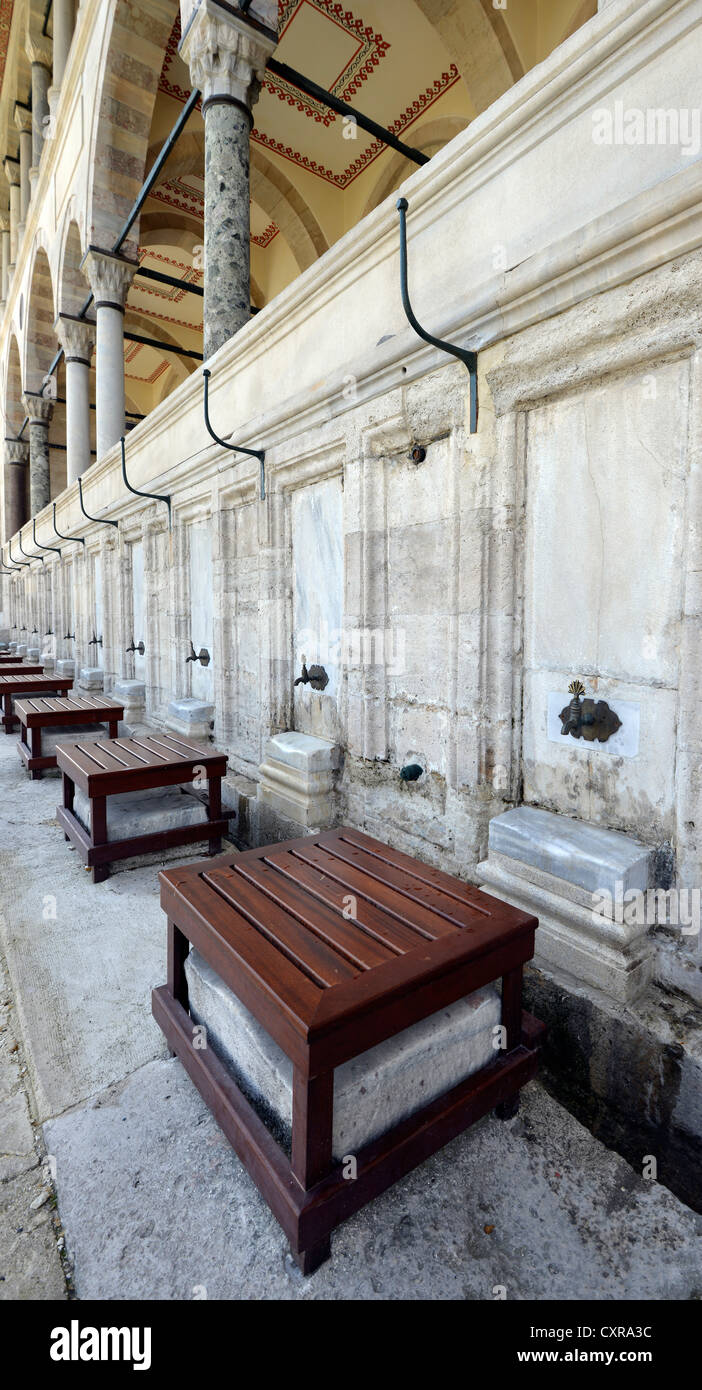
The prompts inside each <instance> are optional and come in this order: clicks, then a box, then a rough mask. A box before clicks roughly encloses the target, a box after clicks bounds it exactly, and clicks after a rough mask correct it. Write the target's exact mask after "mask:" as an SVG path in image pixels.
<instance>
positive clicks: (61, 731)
mask: <svg viewBox="0 0 702 1390" xmlns="http://www.w3.org/2000/svg"><path fill="white" fill-rule="evenodd" d="M107 737H108V731H107V729H106V727H105V725H104V724H99V725H97V724H59V725H57V726H56V727H55V728H53V729H42V731H41V751H42V753H55V752H56V749H57V748H58V747H59V745H60V744H63V743H95V742H96V741H97V740H98V739H99V738H107Z"/></svg>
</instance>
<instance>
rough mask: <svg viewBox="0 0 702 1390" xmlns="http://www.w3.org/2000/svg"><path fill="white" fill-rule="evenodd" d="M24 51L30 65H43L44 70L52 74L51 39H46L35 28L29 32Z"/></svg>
mask: <svg viewBox="0 0 702 1390" xmlns="http://www.w3.org/2000/svg"><path fill="white" fill-rule="evenodd" d="M24 51H25V53H26V54H27V57H28V58H29V61H30V63H41V65H42V67H43V68H46V69H47V70H48V71H49V72H51V66H52V53H51V39H47V38H45V36H44V35H43V34H42V33H41V31H40V30H36V29H34V28H32V29H28V30H27V38H26V40H25V45H24Z"/></svg>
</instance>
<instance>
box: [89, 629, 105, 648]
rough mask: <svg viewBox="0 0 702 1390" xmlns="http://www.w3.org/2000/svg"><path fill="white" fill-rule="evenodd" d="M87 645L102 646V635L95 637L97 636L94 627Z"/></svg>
mask: <svg viewBox="0 0 702 1390" xmlns="http://www.w3.org/2000/svg"><path fill="white" fill-rule="evenodd" d="M88 646H89V647H101V646H102V637H97V636H96V635H95V628H93V635H92V637H91V639H90V641H89V642H88Z"/></svg>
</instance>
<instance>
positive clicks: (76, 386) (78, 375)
mask: <svg viewBox="0 0 702 1390" xmlns="http://www.w3.org/2000/svg"><path fill="white" fill-rule="evenodd" d="M55 328H56V333H57V336H58V340H59V342H60V344H61V347H62V348H63V352H64V360H65V363H66V475H67V482H68V485H69V487H70V484H71V483H75V481H76V479H77V478H79V477H80V475H81V473H84V472H85V470H86V468H89V467H90V359H91V357H92V355H93V348H94V347H95V324H94V323H93V322H92V321H89V320H86V319H78V318H74V317H73V316H71V315H69V314H60V315H59V317H58V318H57V320H56V324H55Z"/></svg>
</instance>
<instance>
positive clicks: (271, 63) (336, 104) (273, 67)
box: [266, 58, 429, 164]
mask: <svg viewBox="0 0 702 1390" xmlns="http://www.w3.org/2000/svg"><path fill="white" fill-rule="evenodd" d="M266 67H267V68H268V69H269V71H270V72H273V73H275V75H276V77H282V78H283V80H284V81H285V82H292V84H293V86H294V87H299V89H300V91H301V92H305V94H306V95H307V96H308V97H312V98H313V99H314V100H315V101H320V102H321V103H322V105H323V106H328V107H329V108H330V110H331V111H336V113H337V115H339V116H352V117H353V119H354V121H355V122H356V125H359V126H360V127H361V130H365V131H367V133H368V134H369V135H374V136H375V138H376V140H382V142H383V144H384V145H389V146H390V149H392V150H397V153H398V154H403V155H404V156H405V158H406V159H411V160H412V161H413V162H414V163H415V164H428V163H429V155H428V154H423V153H422V151H421V150H416V149H415V148H414V146H412V145H406V144H405V143H404V141H403V140H398V138H397V136H396V135H393V134H392V132H391V131H389V130H386V128H385V126H382V125H379V124H378V122H377V121H374V120H372V119H371V117H370V116H364V115H363V112H362V111H357V110H356V107H355V106H349V103H348V102H347V101H342V100H341V98H340V97H336V96H334V94H333V92H328V91H327V90H326V88H325V87H320V86H319V85H318V83H316V82H312V80H311V79H310V78H309V77H305V76H304V74H303V73H301V72H297V71H296V69H295V68H291V67H288V64H287V63H280V62H279V61H278V59H277V58H269V59H268V62H267V64H266Z"/></svg>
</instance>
